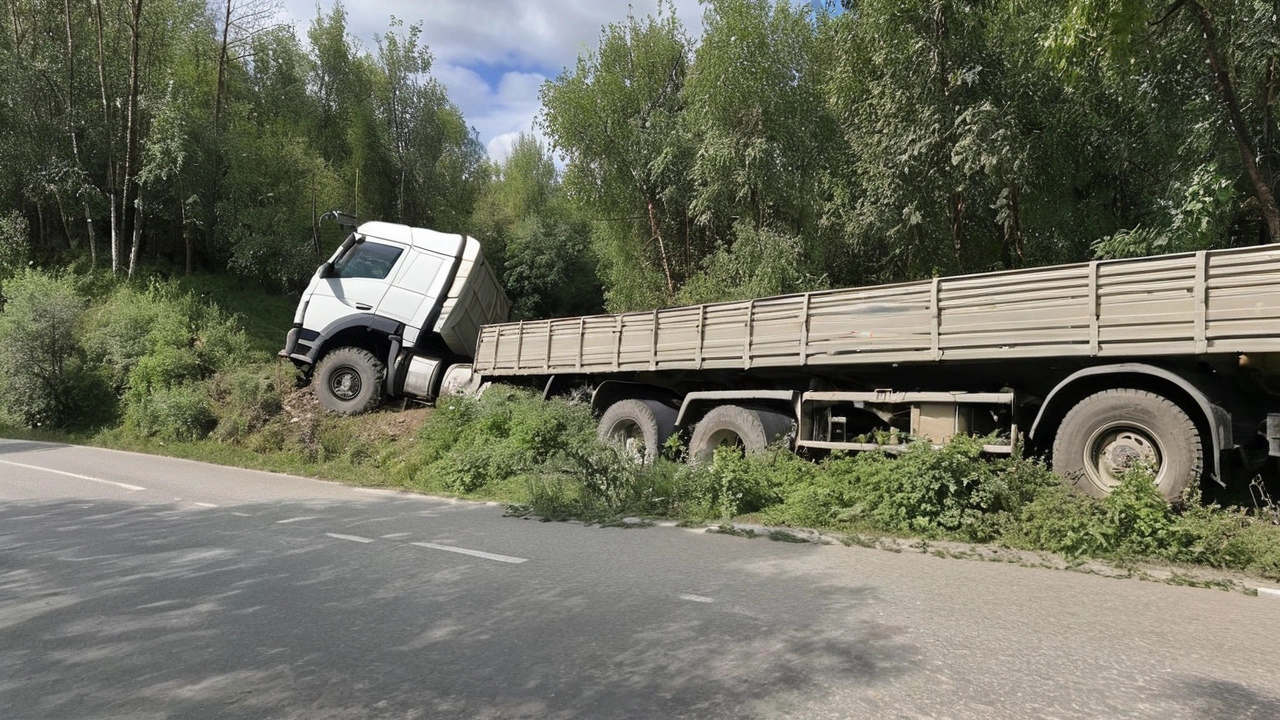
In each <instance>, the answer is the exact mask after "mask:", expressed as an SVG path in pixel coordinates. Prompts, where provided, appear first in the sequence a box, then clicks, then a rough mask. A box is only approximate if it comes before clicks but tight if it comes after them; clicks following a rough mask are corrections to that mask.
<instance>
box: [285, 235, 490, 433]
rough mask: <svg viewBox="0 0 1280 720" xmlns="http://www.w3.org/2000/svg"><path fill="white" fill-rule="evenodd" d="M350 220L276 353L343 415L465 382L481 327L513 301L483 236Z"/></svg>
mask: <svg viewBox="0 0 1280 720" xmlns="http://www.w3.org/2000/svg"><path fill="white" fill-rule="evenodd" d="M348 217H349V216H348ZM351 227H352V228H353V231H352V232H351V233H350V234H349V235H347V238H346V239H345V240H344V241H343V242H342V244H341V245H340V246H339V247H338V249H337V250H336V251H335V252H334V253H333V255H332V256H331V257H330V258H329V259H328V260H327V261H325V262H324V263H322V264H321V265H320V267H319V268H317V269H316V272H315V274H314V275H313V276H312V277H311V282H310V283H309V284H308V285H307V288H306V290H305V291H304V292H303V294H302V298H301V300H300V301H299V302H298V309H297V311H296V312H295V313H294V318H293V325H292V327H291V328H290V329H289V331H288V334H287V336H286V338H285V347H284V349H283V350H281V351H280V353H279V354H280V356H281V357H285V358H288V359H289V360H291V361H292V362H293V363H294V364H295V365H297V366H298V367H299V368H300V369H301V370H303V372H304V373H305V374H306V376H307V377H308V378H309V379H310V380H311V382H312V384H313V387H314V389H315V394H316V396H317V398H318V399H319V401H320V404H321V405H323V406H324V407H326V408H328V409H329V410H332V411H334V412H336V413H341V414H355V413H361V412H365V411H366V410H369V409H371V408H373V407H374V406H376V405H377V404H378V403H379V402H380V401H381V400H382V398H384V397H398V396H407V397H414V398H419V399H423V400H428V401H429V400H432V399H433V398H435V397H436V396H437V395H439V394H440V393H441V392H442V391H448V389H450V388H454V389H461V388H462V386H463V384H464V383H465V382H466V381H467V380H469V379H470V377H471V371H470V364H469V363H470V360H471V357H472V356H473V355H474V354H475V351H476V339H477V337H478V336H479V331H480V327H481V326H482V325H484V324H486V323H493V322H499V321H502V320H505V319H507V317H508V315H509V314H510V309H511V303H510V301H509V300H508V299H507V296H506V294H505V293H503V291H502V288H501V287H500V286H499V284H498V279H497V277H496V276H495V275H494V272H493V269H492V268H490V267H489V265H488V263H486V262H485V259H484V254H483V253H482V252H481V248H480V243H479V242H478V241H476V239H475V238H472V237H468V236H466V235H452V234H446V233H441V232H436V231H433V230H427V229H424V228H415V227H410V226H408V225H400V224H394V223H386V222H366V223H363V224H360V225H359V226H354V225H353V226H351Z"/></svg>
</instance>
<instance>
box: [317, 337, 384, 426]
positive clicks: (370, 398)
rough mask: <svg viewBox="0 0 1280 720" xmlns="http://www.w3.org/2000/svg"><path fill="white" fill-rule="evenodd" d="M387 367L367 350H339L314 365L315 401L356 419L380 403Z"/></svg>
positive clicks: (333, 351) (343, 348)
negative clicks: (356, 416) (354, 416)
mask: <svg viewBox="0 0 1280 720" xmlns="http://www.w3.org/2000/svg"><path fill="white" fill-rule="evenodd" d="M386 377H387V367H386V365H383V363H382V361H381V360H379V359H378V358H376V357H374V355H373V353H371V352H369V351H368V350H362V349H360V348H356V347H340V348H337V349H335V350H332V351H330V352H329V353H328V354H326V355H325V356H324V358H323V359H322V360H320V362H319V364H317V365H316V371H315V375H314V376H313V378H312V382H313V383H314V386H315V393H316V398H317V399H318V400H320V404H321V405H323V406H325V408H327V409H329V410H332V411H333V412H336V413H338V414H340V415H358V414H360V413H362V412H365V411H367V410H370V409H372V408H373V407H374V406H376V405H377V404H378V401H379V400H381V399H382V383H383V381H384V380H386Z"/></svg>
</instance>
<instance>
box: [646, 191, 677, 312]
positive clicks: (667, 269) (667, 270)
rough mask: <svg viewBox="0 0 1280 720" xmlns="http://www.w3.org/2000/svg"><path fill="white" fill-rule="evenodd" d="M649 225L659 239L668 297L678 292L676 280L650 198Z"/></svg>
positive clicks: (659, 251) (654, 236) (654, 235)
mask: <svg viewBox="0 0 1280 720" xmlns="http://www.w3.org/2000/svg"><path fill="white" fill-rule="evenodd" d="M648 202H649V227H650V228H651V229H652V230H653V238H654V239H655V240H657V241H658V255H659V256H660V257H661V258H662V274H663V275H664V276H665V277H666V279H667V299H668V300H670V299H671V298H672V297H673V296H674V295H675V294H676V286H675V282H674V281H672V279H671V264H670V263H668V262H667V246H666V244H664V243H663V242H662V231H661V230H660V229H659V228H658V221H657V219H656V218H655V217H654V215H653V201H652V200H649V201H648Z"/></svg>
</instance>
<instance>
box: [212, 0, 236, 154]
mask: <svg viewBox="0 0 1280 720" xmlns="http://www.w3.org/2000/svg"><path fill="white" fill-rule="evenodd" d="M231 3H232V0H227V5H226V10H225V11H224V12H223V14H222V44H221V45H220V46H219V48H218V86H217V87H216V88H215V89H214V92H213V134H214V135H215V136H216V135H217V134H218V128H219V126H220V123H221V121H222V94H223V93H224V92H226V87H227V40H228V37H229V35H230V32H231Z"/></svg>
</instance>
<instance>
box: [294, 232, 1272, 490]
mask: <svg viewBox="0 0 1280 720" xmlns="http://www.w3.org/2000/svg"><path fill="white" fill-rule="evenodd" d="M391 227H393V226H387V225H385V224H381V223H368V224H366V225H363V226H361V228H360V230H359V231H357V233H355V234H354V236H355V237H357V238H358V237H359V236H360V235H361V233H363V234H364V235H366V236H367V237H368V239H367V240H366V241H365V242H366V243H369V242H375V241H376V242H378V243H384V242H388V241H389V240H390V239H393V238H406V237H417V236H416V235H414V233H422V232H427V231H418V230H411V229H407V228H404V227H403V226H394V227H396V228H397V229H395V230H394V231H393V230H392V229H391ZM423 237H435V236H434V235H424V236H423ZM384 238H386V239H388V240H384ZM359 242H360V241H359V240H358V239H357V240H351V239H348V242H347V243H344V245H343V247H342V248H340V249H339V251H338V252H337V253H335V255H334V257H333V259H331V260H330V262H329V263H326V264H325V265H322V266H321V268H320V270H318V271H317V274H316V278H314V279H313V280H312V285H311V287H309V288H308V295H306V296H304V298H303V301H302V302H301V303H300V305H299V310H298V316H297V318H296V320H295V324H294V328H293V330H291V331H290V341H289V347H288V348H286V350H291V352H289V353H288V356H289V357H291V358H292V359H294V361H295V362H298V363H299V364H302V365H306V364H315V374H316V375H317V376H318V379H319V383H318V385H317V392H318V394H319V395H320V398H321V401H322V402H323V403H324V404H325V405H326V406H327V407H330V408H333V409H335V410H337V411H339V412H347V411H353V410H356V409H364V408H365V407H368V403H367V402H356V403H352V402H351V401H348V400H344V399H343V398H344V397H346V396H345V395H344V394H343V393H344V392H345V393H347V394H348V395H349V394H350V393H351V391H350V389H349V388H347V386H346V385H344V383H345V380H344V379H343V377H345V376H343V375H341V373H337V374H335V372H334V371H333V370H332V369H330V368H332V367H333V366H334V365H337V366H339V367H348V368H352V365H351V358H353V357H357V356H358V357H363V358H366V359H369V358H377V357H386V358H388V360H387V361H386V362H385V363H384V364H387V365H388V366H389V367H390V366H391V365H392V364H394V365H395V367H397V368H402V369H398V370H397V371H396V372H395V373H388V375H387V376H386V378H385V380H382V381H381V382H382V385H383V387H384V390H383V394H386V395H396V394H399V393H404V394H407V395H412V396H416V397H422V398H428V399H429V398H432V397H434V396H435V395H437V394H439V393H441V392H446V391H448V390H449V389H459V388H472V389H474V388H479V387H483V386H484V385H485V384H487V383H490V382H497V381H501V382H506V383H515V384H523V385H527V386H532V387H537V388H539V389H541V390H542V391H543V393H544V395H546V396H552V395H556V394H561V393H567V392H570V391H575V390H580V389H582V388H586V389H587V390H589V391H590V398H591V404H592V408H593V410H594V411H595V412H596V415H597V417H598V418H599V424H598V434H599V437H600V438H601V439H602V440H604V441H607V442H613V443H617V444H620V445H622V446H623V447H625V448H629V449H630V451H631V452H632V453H634V454H635V455H636V456H637V458H638V459H640V460H652V459H653V458H655V457H657V456H658V454H659V453H661V452H662V451H663V448H664V444H665V443H666V442H667V440H668V439H670V438H672V437H673V436H676V437H679V438H680V439H681V441H682V442H681V443H680V444H681V445H683V446H684V452H685V453H686V456H687V457H688V458H689V459H691V460H692V461H701V460H705V459H706V458H709V457H711V456H713V454H714V452H715V451H716V449H717V448H719V447H722V446H726V445H728V446H734V447H739V448H742V449H743V450H745V451H754V450H758V449H762V448H764V447H767V446H769V445H772V444H784V445H786V446H788V447H790V448H791V449H793V450H795V451H797V452H800V453H804V454H810V455H820V454H824V453H830V452H833V451H846V452H856V451H865V450H879V451H883V452H889V453H895V452H902V451H904V450H905V449H906V448H907V447H908V445H909V444H910V443H912V442H919V441H925V442H930V443H933V444H942V443H945V442H947V441H948V440H950V439H951V438H952V437H954V436H956V435H958V434H970V435H978V436H981V437H983V438H985V440H984V444H983V449H984V451H985V452H987V453H989V454H992V455H996V456H998V455H1008V454H1013V453H1028V454H1036V455H1042V456H1047V457H1048V458H1050V460H1051V463H1052V467H1053V469H1054V470H1055V471H1056V472H1057V473H1058V474H1060V475H1062V476H1063V477H1064V478H1066V479H1067V480H1068V481H1070V482H1072V483H1073V484H1075V485H1076V486H1077V487H1078V488H1079V489H1081V490H1083V491H1084V492H1087V493H1089V494H1092V495H1095V496H1099V497H1101V496H1105V495H1107V494H1108V493H1110V491H1111V490H1112V488H1114V487H1115V486H1116V484H1117V483H1118V482H1119V481H1120V478H1121V476H1123V475H1124V473H1125V472H1126V471H1127V470H1129V469H1130V468H1132V467H1134V466H1135V465H1137V464H1144V465H1146V466H1148V467H1150V468H1151V469H1152V471H1153V472H1154V476H1155V482H1156V484H1157V487H1158V489H1159V490H1160V492H1161V494H1162V495H1163V496H1164V497H1165V498H1166V499H1168V500H1170V501H1177V500H1178V499H1179V498H1180V497H1181V496H1182V493H1183V491H1184V490H1186V489H1187V488H1188V486H1190V485H1193V484H1196V483H1199V482H1200V481H1201V480H1209V481H1211V482H1217V483H1219V484H1222V485H1225V484H1226V483H1227V482H1228V479H1229V478H1231V477H1235V476H1237V475H1241V474H1243V473H1245V472H1252V471H1254V470H1256V469H1258V468H1260V467H1261V466H1263V465H1265V464H1266V463H1267V462H1268V461H1269V458H1271V457H1277V456H1280V246H1276V245H1262V246H1254V247H1246V248H1234V249H1225V250H1210V251H1200V252H1193V253H1184V254H1176V255H1165V256H1155V257H1143V258H1134V259H1122V260H1096V261H1091V262H1085V263H1077V264H1070V265H1059V266H1051V267H1040V268H1028V269H1019V270H1008V271H997V272H986V273H977V274H970V275H960V276H951V277H935V278H931V279H928V280H921V281H916V282H907V283H898V284H890V285H879V286H873V287H855V288H845V289H835V290H822V291H815V292H807V293H797V294H790V295H782V296H775V297H765V298H754V299H747V300H742V301H735V302H720V303H709V304H702V305H694V306H687V307H674V308H664V309H657V310H650V311H643V312H627V313H617V314H609V315H594V316H585V317H569V318H554V319H547V320H522V321H516V322H500V321H498V320H501V319H502V318H499V317H498V316H499V315H501V314H503V313H505V311H506V309H507V308H508V307H509V306H508V305H507V303H506V298H505V296H503V295H502V291H501V289H500V288H498V286H497V282H496V280H494V278H493V275H492V272H491V271H489V270H488V268H487V267H485V266H483V263H482V262H479V258H480V254H479V248H478V247H476V248H475V249H474V250H470V249H468V248H470V245H469V244H464V243H461V241H459V243H456V247H457V251H456V252H455V256H456V258H457V259H459V260H462V259H463V256H464V255H465V253H468V252H470V253H472V255H471V257H473V258H475V259H473V260H472V266H471V267H472V269H468V270H467V271H466V272H463V273H458V274H455V276H454V278H453V279H452V280H451V281H449V282H448V283H445V282H443V281H440V280H437V279H436V276H435V275H432V274H431V273H418V272H404V271H402V270H401V269H400V267H401V266H396V267H395V268H392V269H390V270H389V271H387V272H386V273H383V276H382V278H381V279H380V280H377V281H376V282H377V283H378V287H379V288H381V290H370V292H371V293H372V294H375V295H376V294H378V293H383V294H387V295H389V294H390V293H392V292H396V293H408V292H418V293H422V294H424V296H426V297H431V298H437V297H445V296H444V295H441V292H443V291H437V290H436V289H427V288H437V287H439V288H443V287H444V285H445V284H448V285H449V286H450V288H451V289H450V293H452V295H449V296H448V297H454V296H456V298H457V299H455V300H454V301H453V306H452V307H453V308H454V311H455V312H456V309H457V308H458V307H460V306H469V305H474V306H475V307H474V308H472V309H471V310H468V311H466V312H467V313H468V314H467V317H468V318H469V319H468V320H467V321H466V322H460V323H458V329H459V332H455V333H454V334H453V335H452V336H451V337H452V338H453V340H452V343H453V344H450V342H447V341H444V337H445V335H444V333H443V332H442V329H443V326H444V325H447V324H448V323H447V322H446V321H444V320H442V319H441V318H447V317H448V315H446V314H444V313H443V312H442V313H440V314H437V315H434V316H431V317H425V316H424V319H423V320H422V321H421V322H419V323H418V324H416V325H412V328H416V330H415V329H411V327H410V325H406V324H405V321H403V320H402V319H399V318H403V317H404V314H403V313H402V314H401V315H400V316H394V317H393V316H391V315H389V314H386V313H384V311H383V307H384V305H383V303H382V301H381V300H379V301H378V302H370V301H368V300H366V301H365V302H364V306H363V309H361V306H360V305H353V304H350V303H348V304H346V305H344V306H343V307H342V308H339V307H337V306H336V305H334V304H333V301H328V300H325V301H324V302H327V303H328V305H324V306H323V307H325V308H326V309H324V310H322V311H321V310H318V309H312V308H311V307H310V305H311V304H316V303H317V302H318V300H317V298H319V297H320V296H322V295H323V294H324V293H328V294H329V295H330V296H333V297H335V298H336V297H338V296H340V295H343V294H344V293H345V294H350V293H349V292H348V291H347V290H346V289H344V288H343V287H341V286H343V285H344V283H346V282H348V280H347V278H346V277H339V276H341V275H343V273H341V272H339V268H340V266H341V267H345V265H344V259H345V258H346V255H347V254H348V253H351V252H352V248H355V247H359ZM396 244H397V246H403V247H406V248H407V247H409V246H410V245H412V243H410V242H408V241H406V240H403V239H402V240H400V241H397V242H396ZM415 247H416V246H415ZM441 248H442V250H443V246H441ZM442 250H441V251H438V253H437V254H441V255H443V252H442ZM352 262H354V260H345V263H347V264H349V263H352ZM393 262H396V261H393ZM398 262H400V263H401V264H404V263H406V262H411V260H409V259H408V258H407V257H402V258H399V260H398ZM326 268H328V269H326ZM475 268H478V269H475ZM459 277H461V278H463V281H462V283H461V284H459V281H458V278H459ZM362 282H373V281H370V280H366V279H362ZM469 282H475V283H476V287H475V288H472V289H471V290H468V288H467V284H468V283H469ZM326 283H328V284H329V285H330V286H331V287H321V286H322V285H324V284H326ZM398 283H400V284H404V283H408V284H410V285H411V287H401V286H399V285H398ZM469 293H470V294H469ZM464 296H466V297H468V298H471V299H468V300H464V299H463V298H464ZM379 297H381V295H379ZM308 298H311V299H310V300H308ZM316 307H317V308H319V307H321V306H320V305H318V304H317V306H316ZM344 311H345V312H346V315H343V319H339V315H342V313H343V312H344ZM427 314H428V315H429V314H430V313H427ZM481 319H483V322H480V320H481ZM428 320H431V321H432V322H427V321H428ZM325 323H328V324H329V325H325V329H321V325H324V324H325ZM428 327H430V328H432V330H431V332H429V333H427V334H426V336H425V337H426V338H427V339H426V340H425V341H424V339H423V338H424V335H423V329H424V328H428ZM330 328H337V329H338V331H337V332H334V330H333V329H330ZM352 328H355V329H354V330H353V329H352ZM473 329H474V330H475V331H477V333H478V334H477V336H476V337H475V338H474V339H473V340H471V342H470V344H464V340H466V339H467V338H464V335H465V334H466V333H469V332H471V331H472V330H473ZM415 333H416V334H415ZM407 338H412V339H407ZM441 347H445V348H447V350H448V351H447V352H445V351H442V350H441V349H440V348H441ZM333 354H337V356H338V360H336V361H330V360H328V358H329V357H330V356H331V355H333ZM419 357H425V358H426V359H425V360H421V361H420V360H418V358H419ZM406 358H407V359H406ZM415 367H416V368H418V371H417V377H422V378H425V377H427V376H431V377H436V376H437V375H438V377H439V380H432V381H430V382H427V381H425V380H416V379H415V380H414V381H412V382H410V381H408V380H405V381H403V382H401V381H400V380H398V379H393V378H395V377H399V376H400V375H401V374H404V373H406V372H407V373H408V374H410V375H411V374H413V372H414V368H415ZM357 370H358V369H357V368H352V369H351V370H349V371H348V374H355V373H357ZM360 372H362V371H360ZM373 376H376V373H374V375H373ZM407 377H408V375H406V378H407ZM335 378H336V381H335ZM362 379H363V376H362ZM326 396H330V397H328V399H326Z"/></svg>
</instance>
